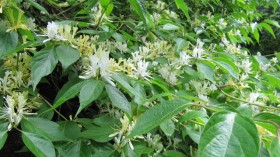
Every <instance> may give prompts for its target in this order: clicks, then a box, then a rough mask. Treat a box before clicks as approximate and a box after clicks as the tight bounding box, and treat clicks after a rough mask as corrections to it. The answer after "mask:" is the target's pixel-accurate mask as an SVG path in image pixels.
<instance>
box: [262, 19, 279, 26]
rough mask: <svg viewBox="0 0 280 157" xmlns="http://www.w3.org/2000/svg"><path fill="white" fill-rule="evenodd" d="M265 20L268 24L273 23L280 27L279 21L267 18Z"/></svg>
mask: <svg viewBox="0 0 280 157" xmlns="http://www.w3.org/2000/svg"><path fill="white" fill-rule="evenodd" d="M263 22H265V23H268V24H271V25H273V26H275V27H277V28H280V25H279V23H278V22H277V21H275V20H269V19H265V20H264V21H263Z"/></svg>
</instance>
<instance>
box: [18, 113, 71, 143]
mask: <svg viewBox="0 0 280 157" xmlns="http://www.w3.org/2000/svg"><path fill="white" fill-rule="evenodd" d="M21 124H22V127H23V130H24V131H27V132H31V133H34V134H38V135H40V136H43V137H45V138H47V139H49V140H51V141H70V139H69V138H67V137H66V136H65V135H64V132H63V129H62V127H60V126H59V125H58V124H57V123H55V122H53V121H50V120H48V119H43V118H33V117H29V118H28V119H23V120H22V122H21Z"/></svg>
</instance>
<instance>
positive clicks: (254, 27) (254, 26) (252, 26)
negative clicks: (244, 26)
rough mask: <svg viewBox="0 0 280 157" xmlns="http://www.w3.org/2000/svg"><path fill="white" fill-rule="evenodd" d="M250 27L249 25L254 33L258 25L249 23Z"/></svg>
mask: <svg viewBox="0 0 280 157" xmlns="http://www.w3.org/2000/svg"><path fill="white" fill-rule="evenodd" d="M250 25H251V28H252V30H253V32H254V30H255V29H256V28H257V25H258V23H257V22H254V23H251V24H250Z"/></svg>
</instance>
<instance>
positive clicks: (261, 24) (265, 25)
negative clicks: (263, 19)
mask: <svg viewBox="0 0 280 157" xmlns="http://www.w3.org/2000/svg"><path fill="white" fill-rule="evenodd" d="M260 26H261V27H263V28H264V29H265V30H267V31H268V32H269V33H270V34H271V35H272V36H273V37H274V38H276V37H275V34H274V31H273V29H272V28H271V26H270V25H268V24H267V23H260Z"/></svg>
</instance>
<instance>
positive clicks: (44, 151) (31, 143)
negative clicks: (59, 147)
mask: <svg viewBox="0 0 280 157" xmlns="http://www.w3.org/2000/svg"><path fill="white" fill-rule="evenodd" d="M22 140H23V143H24V144H25V145H26V146H27V148H28V149H29V150H30V151H31V152H32V153H33V154H34V155H35V156H36V157H55V150H54V146H53V144H52V142H51V141H50V140H48V139H45V138H43V137H41V136H39V135H36V134H33V133H29V132H25V131H22Z"/></svg>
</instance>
